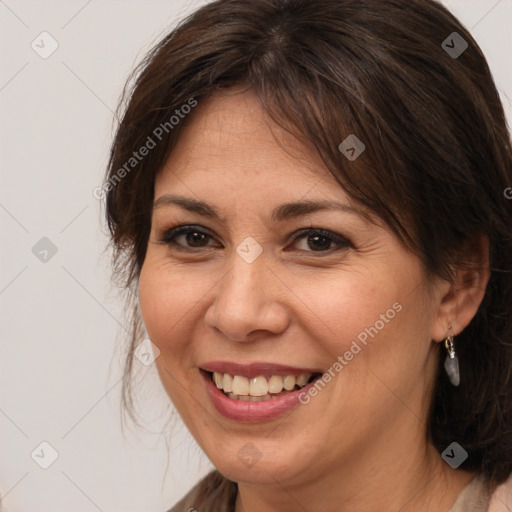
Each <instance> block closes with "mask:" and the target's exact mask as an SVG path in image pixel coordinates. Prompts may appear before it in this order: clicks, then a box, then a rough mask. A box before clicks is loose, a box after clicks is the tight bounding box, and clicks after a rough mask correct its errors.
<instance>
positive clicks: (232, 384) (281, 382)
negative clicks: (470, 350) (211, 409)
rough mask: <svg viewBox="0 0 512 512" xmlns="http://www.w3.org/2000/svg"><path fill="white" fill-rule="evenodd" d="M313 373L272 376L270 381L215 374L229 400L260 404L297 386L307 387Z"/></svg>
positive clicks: (214, 379)
mask: <svg viewBox="0 0 512 512" xmlns="http://www.w3.org/2000/svg"><path fill="white" fill-rule="evenodd" d="M311 375H312V374H311V373H304V374H301V375H297V376H295V375H287V376H285V377H282V376H281V375H272V376H271V377H270V378H269V379H268V380H267V378H266V377H264V376H263V375H259V376H258V377H253V378H251V379H248V378H247V377H243V376H241V375H234V376H233V375H230V374H229V373H218V372H213V381H214V382H215V385H216V386H217V387H218V388H219V389H222V390H223V391H224V392H225V393H226V394H227V395H228V396H229V398H232V399H238V400H243V401H247V402H249V401H250V402H259V401H263V400H270V399H271V398H275V397H276V395H278V394H286V393H287V392H289V391H293V390H294V389H295V386H296V385H297V386H298V387H299V388H301V387H303V386H305V385H306V384H307V383H308V381H309V379H310V378H311Z"/></svg>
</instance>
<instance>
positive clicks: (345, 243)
mask: <svg viewBox="0 0 512 512" xmlns="http://www.w3.org/2000/svg"><path fill="white" fill-rule="evenodd" d="M194 231H197V232H200V233H203V234H205V235H207V236H209V237H210V238H211V239H212V240H215V236H214V235H213V234H212V232H211V231H210V230H209V229H208V228H206V227H203V226H200V225H194V224H177V225H176V226H171V227H168V228H167V229H165V231H164V233H163V235H161V236H160V237H159V241H160V243H162V244H166V245H169V246H170V245H171V244H172V245H173V247H177V248H178V249H179V250H184V251H189V252H198V251H200V250H201V249H211V248H212V247H215V246H212V245H208V246H204V247H196V248H194V247H187V246H183V245H179V244H175V243H173V242H174V240H175V239H176V238H177V237H179V236H182V235H186V234H188V233H190V232H194ZM308 235H320V236H322V237H325V238H328V239H330V240H331V241H332V242H333V243H335V244H337V245H338V246H339V247H338V250H339V249H343V248H345V249H346V248H354V245H353V244H352V242H351V241H350V240H349V239H348V238H346V237H344V236H343V235H340V234H338V233H335V232H333V231H329V230H326V229H323V228H315V227H308V228H302V229H299V230H298V231H295V232H294V233H292V234H291V235H290V236H289V237H288V240H289V241H292V242H295V241H296V240H298V239H300V238H304V237H306V236H308ZM334 250H337V249H334ZM334 250H333V249H329V250H326V251H304V250H301V252H306V253H312V254H317V255H322V254H331V253H332V252H333V251H334Z"/></svg>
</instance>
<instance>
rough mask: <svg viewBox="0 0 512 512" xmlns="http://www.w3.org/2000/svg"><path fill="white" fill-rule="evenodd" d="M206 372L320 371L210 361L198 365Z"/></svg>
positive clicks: (247, 374)
mask: <svg viewBox="0 0 512 512" xmlns="http://www.w3.org/2000/svg"><path fill="white" fill-rule="evenodd" d="M200 368H201V369H202V370H205V371H207V372H217V373H229V374H230V375H240V376H242V377H247V378H253V377H259V376H260V375H281V376H283V377H286V376H287V375H302V374H305V373H322V372H321V370H318V369H316V368H299V367H296V366H285V365H282V364H275V363H266V362H256V363H250V364H240V363H233V362H229V361H211V362H208V363H204V364H201V365H200Z"/></svg>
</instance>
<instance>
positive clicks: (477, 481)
mask: <svg viewBox="0 0 512 512" xmlns="http://www.w3.org/2000/svg"><path fill="white" fill-rule="evenodd" d="M511 506H512V476H510V477H509V479H508V480H507V481H506V482H504V483H503V484H501V485H500V486H498V487H497V488H494V489H492V490H491V488H490V484H488V483H487V481H486V480H485V479H484V477H483V476H477V477H475V478H474V479H473V480H472V481H471V482H470V483H469V484H468V485H467V486H466V487H465V488H464V489H463V490H462V492H461V493H460V494H459V497H458V498H457V501H456V502H455V503H454V504H453V506H452V507H451V508H450V510H449V512H469V511H471V512H510V511H511V510H512V508H511Z"/></svg>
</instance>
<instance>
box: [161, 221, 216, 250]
mask: <svg viewBox="0 0 512 512" xmlns="http://www.w3.org/2000/svg"><path fill="white" fill-rule="evenodd" d="M210 241H213V237H212V236H211V235H210V234H208V233H206V232H205V231H203V230H202V229H200V228H198V227H196V226H179V227H177V228H174V229H170V230H169V231H167V232H166V233H165V234H164V236H163V237H162V239H161V240H160V242H161V243H164V244H167V245H172V246H174V247H178V248H182V249H185V250H186V249H202V248H204V247H212V246H211V245H209V244H208V242H210Z"/></svg>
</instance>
